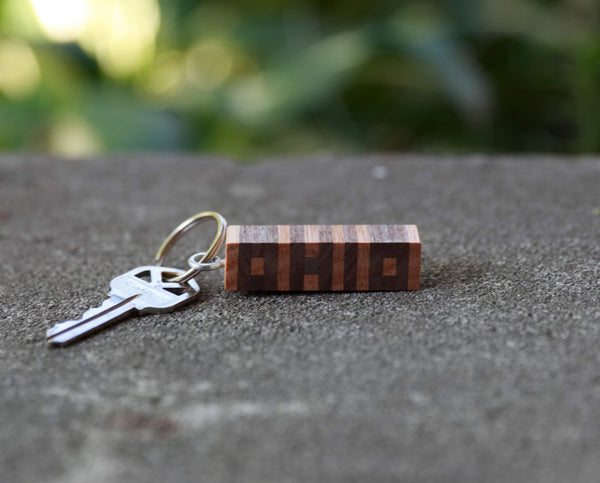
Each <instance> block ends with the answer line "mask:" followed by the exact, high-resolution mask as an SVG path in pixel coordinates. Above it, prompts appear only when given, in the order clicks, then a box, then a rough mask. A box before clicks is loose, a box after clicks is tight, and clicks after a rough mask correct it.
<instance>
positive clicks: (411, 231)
mask: <svg viewBox="0 0 600 483" xmlns="http://www.w3.org/2000/svg"><path fill="white" fill-rule="evenodd" d="M404 230H405V231H406V238H407V241H408V242H409V243H421V239H420V238H419V230H418V229H417V226H416V225H404Z"/></svg>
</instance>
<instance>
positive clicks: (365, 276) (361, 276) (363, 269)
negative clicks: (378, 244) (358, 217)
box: [356, 225, 371, 290]
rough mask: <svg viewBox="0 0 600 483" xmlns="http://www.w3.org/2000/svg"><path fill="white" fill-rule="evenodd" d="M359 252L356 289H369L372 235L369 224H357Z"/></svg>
mask: <svg viewBox="0 0 600 483" xmlns="http://www.w3.org/2000/svg"><path fill="white" fill-rule="evenodd" d="M356 238H357V240H358V252H357V258H356V290H369V268H370V252H371V245H370V243H371V236H370V230H369V227H368V225H357V226H356Z"/></svg>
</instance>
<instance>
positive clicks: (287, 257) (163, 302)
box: [46, 211, 421, 346]
mask: <svg viewBox="0 0 600 483" xmlns="http://www.w3.org/2000/svg"><path fill="white" fill-rule="evenodd" d="M208 220H214V221H216V223H217V233H216V236H215V238H214V240H213V241H212V243H211V245H210V246H209V248H208V250H206V251H205V252H199V253H195V254H194V255H192V256H191V257H190V258H189V259H188V265H189V267H190V268H189V269H188V270H187V271H186V270H180V269H177V268H169V267H164V266H163V265H164V263H165V261H166V258H167V255H168V254H169V252H170V251H171V249H172V248H173V246H174V245H175V243H177V241H178V240H179V239H180V238H181V237H182V236H183V235H185V234H186V233H187V232H188V231H189V230H191V229H192V228H194V227H195V226H197V225H198V224H200V223H203V222H205V221H208ZM223 243H225V260H222V259H221V258H220V257H219V256H218V253H219V251H220V250H221V248H222V246H223ZM155 258H156V262H157V264H156V265H149V266H142V267H138V268H135V269H133V270H130V271H129V272H126V273H124V274H123V275H120V276H118V277H116V278H114V279H113V280H112V281H111V283H110V291H109V293H108V296H107V298H106V299H105V300H104V302H103V303H102V304H101V305H100V306H99V307H94V308H91V309H89V310H88V311H86V312H85V313H84V314H83V316H82V317H81V318H80V319H77V320H68V321H66V322H60V323H58V324H56V325H54V326H53V327H52V328H50V329H49V330H48V331H47V333H46V338H47V340H48V342H49V343H50V344H51V345H57V346H63V345H67V344H70V343H72V342H75V341H77V340H79V339H82V338H84V337H86V336H88V335H91V334H93V333H95V332H98V331H100V330H102V329H104V328H106V327H108V326H110V325H112V324H114V323H115V322H117V321H119V320H123V319H124V318H127V317H130V316H133V315H142V314H145V313H162V312H171V311H173V310H176V309H178V308H180V307H181V306H183V305H186V304H188V303H190V302H191V301H193V300H194V299H195V298H196V297H197V296H198V295H199V293H200V288H199V286H198V283H197V282H196V281H195V280H194V277H196V276H197V275H199V274H200V273H201V272H203V271H207V270H216V269H219V268H222V267H223V266H225V290H243V291H279V292H314V291H383V290H418V289H419V284H420V276H421V241H420V239H419V232H418V229H417V227H416V226H415V225H234V226H229V227H227V222H226V220H225V218H223V216H221V215H220V214H218V213H216V212H214V211H205V212H202V213H198V214H197V215H194V216H192V217H191V218H188V219H187V220H185V221H184V222H183V223H181V224H180V225H179V226H177V228H175V229H174V230H173V231H172V232H171V233H170V234H169V235H168V236H167V238H165V240H164V242H163V243H162V245H161V246H160V248H159V249H158V252H157V253H156V257H155Z"/></svg>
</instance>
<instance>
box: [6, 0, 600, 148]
mask: <svg viewBox="0 0 600 483" xmlns="http://www.w3.org/2000/svg"><path fill="white" fill-rule="evenodd" d="M44 2H45V3H44ZM48 5H50V6H48ZM599 27H600V2H598V1H597V0H478V1H472V0H445V1H433V0H406V1H395V2H392V1H378V0H372V1H370V2H364V1H356V0H344V1H338V0H335V1H328V2H323V1H315V0H310V1H305V0H290V1H285V2H283V1H275V0H256V1H252V2H233V1H226V0H220V1H217V0H212V1H203V2H200V1H195V0H162V1H161V2H158V3H157V0H52V1H49V0H0V149H2V150H36V151H45V152H51V153H56V154H61V155H71V156H81V155H87V154H93V153H94V152H97V151H102V150H108V151H122V150H144V151H147V150H190V151H202V152H217V153H225V154H228V155H232V156H235V157H240V158H252V157H254V156H258V155H265V154H267V155H268V154H270V153H303V152H314V151H323V150H325V151H334V152H372V151H378V152H385V151H407V150H408V151H427V152H470V151H481V152H518V151H537V152H540V151H543V152H567V153H574V152H590V151H598V150H599V149H600V38H599V32H600V30H599Z"/></svg>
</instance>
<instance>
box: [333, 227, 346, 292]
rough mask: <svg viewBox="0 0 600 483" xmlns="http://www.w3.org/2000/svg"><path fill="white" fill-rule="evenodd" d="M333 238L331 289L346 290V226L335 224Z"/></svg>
mask: <svg viewBox="0 0 600 483" xmlns="http://www.w3.org/2000/svg"><path fill="white" fill-rule="evenodd" d="M331 238H332V240H333V257H332V258H333V261H332V263H333V267H332V273H331V290H344V252H345V249H344V243H345V242H346V238H345V237H344V227H343V226H342V225H333V226H332V227H331Z"/></svg>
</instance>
